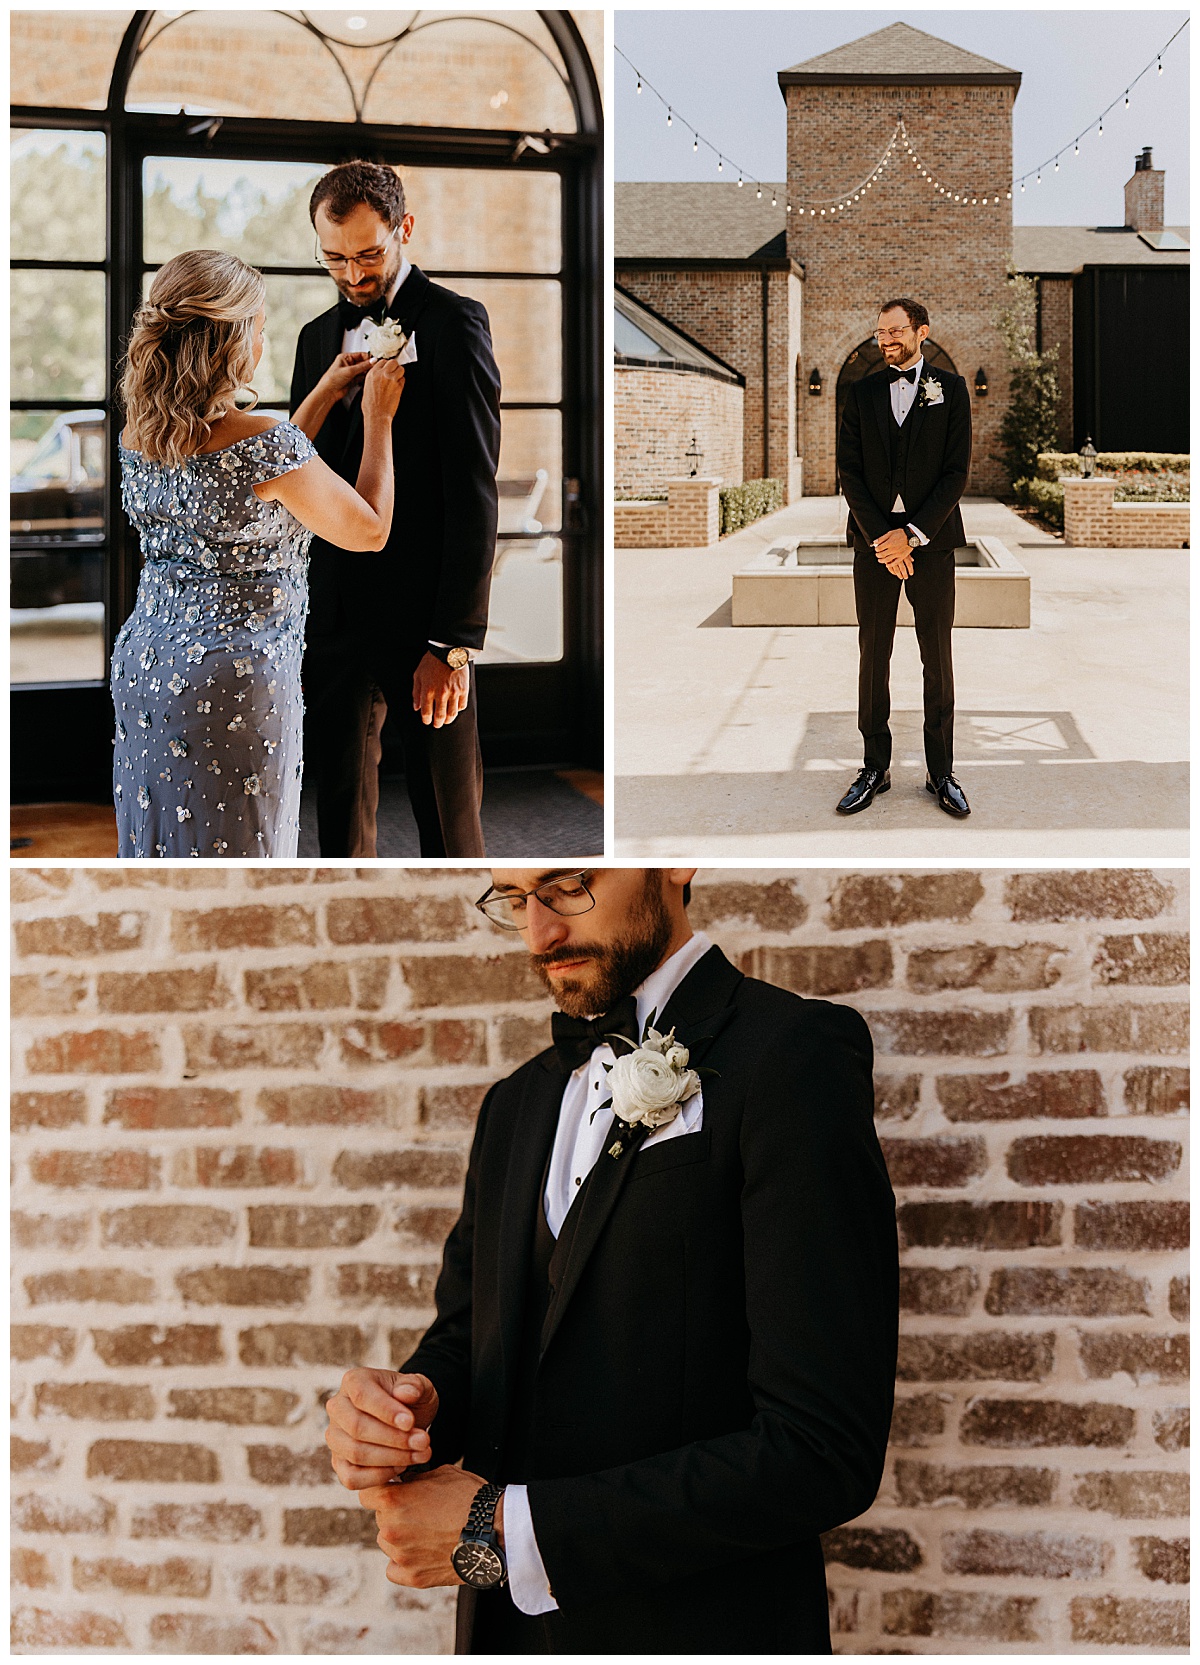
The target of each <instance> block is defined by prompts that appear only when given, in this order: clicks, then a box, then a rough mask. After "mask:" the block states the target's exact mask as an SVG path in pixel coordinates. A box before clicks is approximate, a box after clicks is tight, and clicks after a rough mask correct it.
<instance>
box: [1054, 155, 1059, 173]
mask: <svg viewBox="0 0 1200 1665" xmlns="http://www.w3.org/2000/svg"><path fill="white" fill-rule="evenodd" d="M1054 171H1055V173H1057V172H1058V157H1057V156H1056V157H1055V158H1054Z"/></svg>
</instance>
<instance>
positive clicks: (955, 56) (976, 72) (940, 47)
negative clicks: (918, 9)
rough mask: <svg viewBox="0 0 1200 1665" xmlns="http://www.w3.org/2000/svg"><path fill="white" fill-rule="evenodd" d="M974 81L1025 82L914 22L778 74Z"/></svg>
mask: <svg viewBox="0 0 1200 1665" xmlns="http://www.w3.org/2000/svg"><path fill="white" fill-rule="evenodd" d="M863 80H867V81H906V82H912V81H914V80H915V81H918V82H930V81H941V82H945V81H947V80H949V81H972V82H984V83H993V84H994V83H996V82H1002V83H1007V84H1009V85H1011V86H1014V87H1019V86H1020V84H1021V72H1020V70H1016V69H1009V68H1008V67H1007V66H1006V65H1004V64H997V63H993V62H992V60H991V59H990V58H981V57H980V56H979V55H978V53H975V52H967V51H965V50H964V49H963V48H962V47H961V46H954V45H952V44H951V42H950V41H948V40H939V38H938V37H937V36H936V35H927V34H926V33H925V31H924V30H923V29H914V28H913V27H912V25H911V24H910V23H889V24H888V26H887V28H886V29H877V30H876V31H875V33H874V34H871V35H863V36H862V38H861V39H860V40H852V41H847V42H846V44H845V45H844V46H835V47H834V48H833V50H832V51H831V52H822V53H820V54H818V56H817V57H815V58H806V59H805V60H804V62H803V63H799V64H793V65H792V67H791V69H781V70H780V72H779V85H780V88H781V89H782V88H784V87H799V86H809V85H811V84H812V83H814V82H821V81H825V82H829V81H833V82H838V81H841V82H847V81H863Z"/></svg>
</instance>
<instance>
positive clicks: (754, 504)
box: [720, 480, 783, 537]
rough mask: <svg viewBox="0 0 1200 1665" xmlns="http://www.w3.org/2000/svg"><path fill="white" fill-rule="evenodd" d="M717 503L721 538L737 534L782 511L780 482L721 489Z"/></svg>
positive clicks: (750, 481)
mask: <svg viewBox="0 0 1200 1665" xmlns="http://www.w3.org/2000/svg"><path fill="white" fill-rule="evenodd" d="M720 499H721V529H720V535H721V537H724V536H725V535H726V533H727V532H740V531H741V529H742V527H743V526H750V525H752V524H753V522H754V521H756V520H761V519H762V517H763V516H764V515H770V514H774V513H775V510H776V509H782V508H783V481H782V480H746V481H744V482H743V483H742V484H741V485H740V486H722V487H721V491H720Z"/></svg>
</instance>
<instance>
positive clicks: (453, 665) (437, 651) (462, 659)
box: [426, 642, 471, 671]
mask: <svg viewBox="0 0 1200 1665" xmlns="http://www.w3.org/2000/svg"><path fill="white" fill-rule="evenodd" d="M426 645H427V646H428V648H429V651H430V653H432V655H433V657H434V658H435V659H440V660H441V662H442V664H443V665H449V667H450V669H451V670H452V671H461V670H462V668H463V666H464V665H469V664H470V663H471V655H470V654H469V653H468V651H467V649H466V648H465V647H450V648H448V647H439V646H438V645H437V643H436V642H429V643H427V644H426Z"/></svg>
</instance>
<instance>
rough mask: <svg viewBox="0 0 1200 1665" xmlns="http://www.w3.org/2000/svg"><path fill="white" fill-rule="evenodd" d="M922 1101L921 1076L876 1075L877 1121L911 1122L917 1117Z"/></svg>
mask: <svg viewBox="0 0 1200 1665" xmlns="http://www.w3.org/2000/svg"><path fill="white" fill-rule="evenodd" d="M920 1099H921V1077H920V1076H919V1075H876V1077H875V1120H876V1121H880V1122H893V1121H894V1122H906V1121H909V1120H911V1118H912V1117H913V1116H915V1115H916V1113H917V1108H918V1106H919V1104H920Z"/></svg>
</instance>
